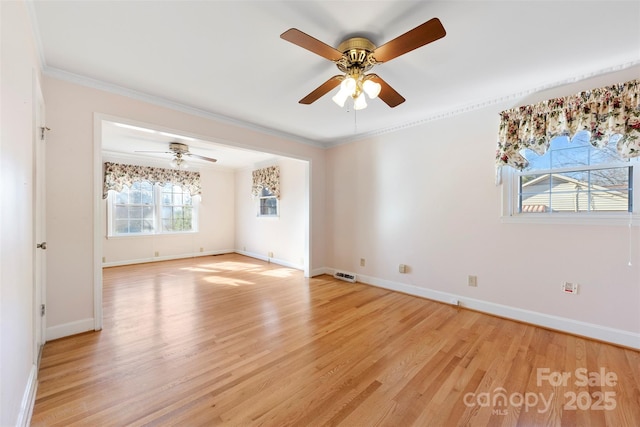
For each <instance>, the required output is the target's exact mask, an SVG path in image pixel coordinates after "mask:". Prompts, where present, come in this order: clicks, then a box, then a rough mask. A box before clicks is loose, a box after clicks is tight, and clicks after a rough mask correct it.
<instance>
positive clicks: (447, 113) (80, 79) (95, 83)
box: [43, 59, 640, 149]
mask: <svg viewBox="0 0 640 427" xmlns="http://www.w3.org/2000/svg"><path fill="white" fill-rule="evenodd" d="M638 65H640V59H637V60H634V61H629V62H625V63H622V64H618V65H614V66H610V67H607V68H601V69H598V70H595V71H592V72H589V73H584V74H582V75H580V76H576V77H572V78H568V79H563V80H556V81H553V82H551V83H547V84H544V85H539V86H534V87H531V88H528V89H525V90H522V91H520V92H516V93H512V94H509V95H505V96H501V97H496V98H490V99H486V100H483V101H479V102H473V103H469V104H466V105H463V106H461V107H458V108H454V109H451V110H443V111H440V112H436V113H434V114H431V115H429V116H427V117H424V118H422V119H419V120H414V121H411V122H405V123H399V124H397V125H394V126H389V127H386V128H382V129H378V130H375V131H371V132H364V133H360V134H357V135H353V136H350V137H344V138H335V139H328V140H325V141H324V142H319V141H314V140H311V139H308V138H303V137H301V136H299V135H293V134H290V133H287V132H282V131H278V130H276V129H272V128H268V127H264V126H260V125H257V124H255V123H250V122H246V121H242V120H238V119H234V118H231V117H227V116H223V115H220V114H216V113H212V112H209V111H205V110H202V109H199V108H195V107H190V106H188V105H184V104H181V103H178V102H174V101H169V100H166V99H164V98H161V97H157V96H153V95H149V94H146V93H143V92H139V91H135V90H132V89H127V88H124V87H121V86H118V85H114V84H111V83H106V82H103V81H101V80H96V79H92V78H89V77H84V76H81V75H78V74H74V73H70V72H68V71H64V70H60V69H58V68H53V67H49V66H46V65H45V66H44V67H43V74H45V75H47V76H50V77H54V78H57V79H60V80H65V81H69V82H71V83H75V84H79V85H82V86H87V87H91V88H94V89H99V90H102V91H105V92H109V93H114V94H117V95H122V96H126V97H129V98H133V99H137V100H140V101H144V102H148V103H150V104H154V105H158V106H161V107H165V108H169V109H172V110H176V111H180V112H183V113H187V114H192V115H195V116H199V117H203V118H206V119H210V120H215V121H219V122H222V123H227V124H231V125H234V126H238V127H241V128H244V129H249V130H253V131H256V132H260V133H264V134H268V135H272V136H276V137H279V138H284V139H288V140H293V141H295V142H299V143H302V144H307V145H311V146H313V147H316V148H325V149H327V148H332V147H336V146H339V145H343V144H348V143H351V142H354V141H359V140H363V139H367V138H372V137H376V136H381V135H386V134H389V133H393V132H397V131H400V130H404V129H408V128H412V127H416V126H422V125H424V124H426V123H429V122H433V121H436V120H442V119H447V118H450V117H454V116H457V115H460V114H465V113H468V112H471V111H476V110H480V109H483V108H486V107H489V106H492V105H497V104H502V103H506V102H509V101H514V100H517V99H521V98H524V97H526V96H529V95H532V94H535V93H538V92H541V91H544V90H549V89H553V88H556V87H560V86H564V85H568V84H572V83H577V82H580V81H582V80H586V79H590V78H594V77H599V76H602V75H605V74H609V73H613V72H619V71H624V70H626V69H629V68H632V67H635V66H638Z"/></svg>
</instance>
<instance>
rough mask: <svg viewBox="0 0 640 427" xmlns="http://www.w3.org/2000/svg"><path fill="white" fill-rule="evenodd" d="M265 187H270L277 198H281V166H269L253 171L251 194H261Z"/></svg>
mask: <svg viewBox="0 0 640 427" xmlns="http://www.w3.org/2000/svg"><path fill="white" fill-rule="evenodd" d="M263 188H268V189H269V191H271V192H272V193H273V195H274V196H276V198H277V199H279V198H280V167H278V166H269V167H268V168H263V169H258V170H254V171H253V186H252V188H251V194H253V195H254V196H259V195H260V192H261V191H262V189H263Z"/></svg>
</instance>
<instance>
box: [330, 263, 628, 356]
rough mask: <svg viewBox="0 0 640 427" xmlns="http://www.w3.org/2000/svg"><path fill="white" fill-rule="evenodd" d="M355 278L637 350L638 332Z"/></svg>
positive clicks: (419, 288)
mask: <svg viewBox="0 0 640 427" xmlns="http://www.w3.org/2000/svg"><path fill="white" fill-rule="evenodd" d="M327 270H328V271H327V274H333V272H334V271H335V270H334V269H327ZM357 279H358V282H362V283H365V284H368V285H372V286H376V287H379V288H384V289H389V290H392V291H397V292H402V293H405V294H409V295H413V296H417V297H421V298H426V299H430V300H433V301H438V302H442V303H445V304H451V303H452V301H457V302H458V305H459V306H460V307H463V308H468V309H471V310H475V311H479V312H482V313H486V314H491V315H494V316H498V317H503V318H506V319H511V320H516V321H519V322H523V323H528V324H531V325H535V326H540V327H543V328H546V329H552V330H555V331H559V332H565V333H569V334H572V335H578V336H582V337H586V338H591V339H595V340H598V341H604V342H607V343H611V344H616V345H620V346H623V347H628V348H632V349H635V350H640V334H638V333H634V332H630V331H625V330H622V329H615V328H610V327H607V326H602V325H597V324H593V323H587V322H582V321H579V320H574V319H569V318H566V317H560V316H554V315H551V314H545V313H540V312H536V311H531V310H525V309H522V308H516V307H510V306H506V305H502V304H497V303H493V302H489V301H484V300H479V299H474V298H468V297H464V296H460V295H456V294H452V293H448V292H442V291H436V290H433V289H427V288H421V287H418V286H415V285H408V284H406V283H400V282H394V281H391V280H385V279H379V278H375V277H370V276H364V275H361V274H358V275H357Z"/></svg>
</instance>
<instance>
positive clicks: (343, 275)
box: [333, 271, 356, 283]
mask: <svg viewBox="0 0 640 427" xmlns="http://www.w3.org/2000/svg"><path fill="white" fill-rule="evenodd" d="M333 277H335V278H336V279H340V280H344V281H345V282H351V283H356V275H355V274H353V273H347V272H346V271H336V272H335V273H333Z"/></svg>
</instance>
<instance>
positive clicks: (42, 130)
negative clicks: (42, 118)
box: [40, 126, 51, 141]
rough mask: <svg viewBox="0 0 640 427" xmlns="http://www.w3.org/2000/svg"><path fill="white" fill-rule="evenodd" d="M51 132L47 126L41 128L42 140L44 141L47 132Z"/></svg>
mask: <svg viewBox="0 0 640 427" xmlns="http://www.w3.org/2000/svg"><path fill="white" fill-rule="evenodd" d="M48 130H51V129H49V128H48V127H46V126H40V140H41V141H44V133H45V131H48Z"/></svg>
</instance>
